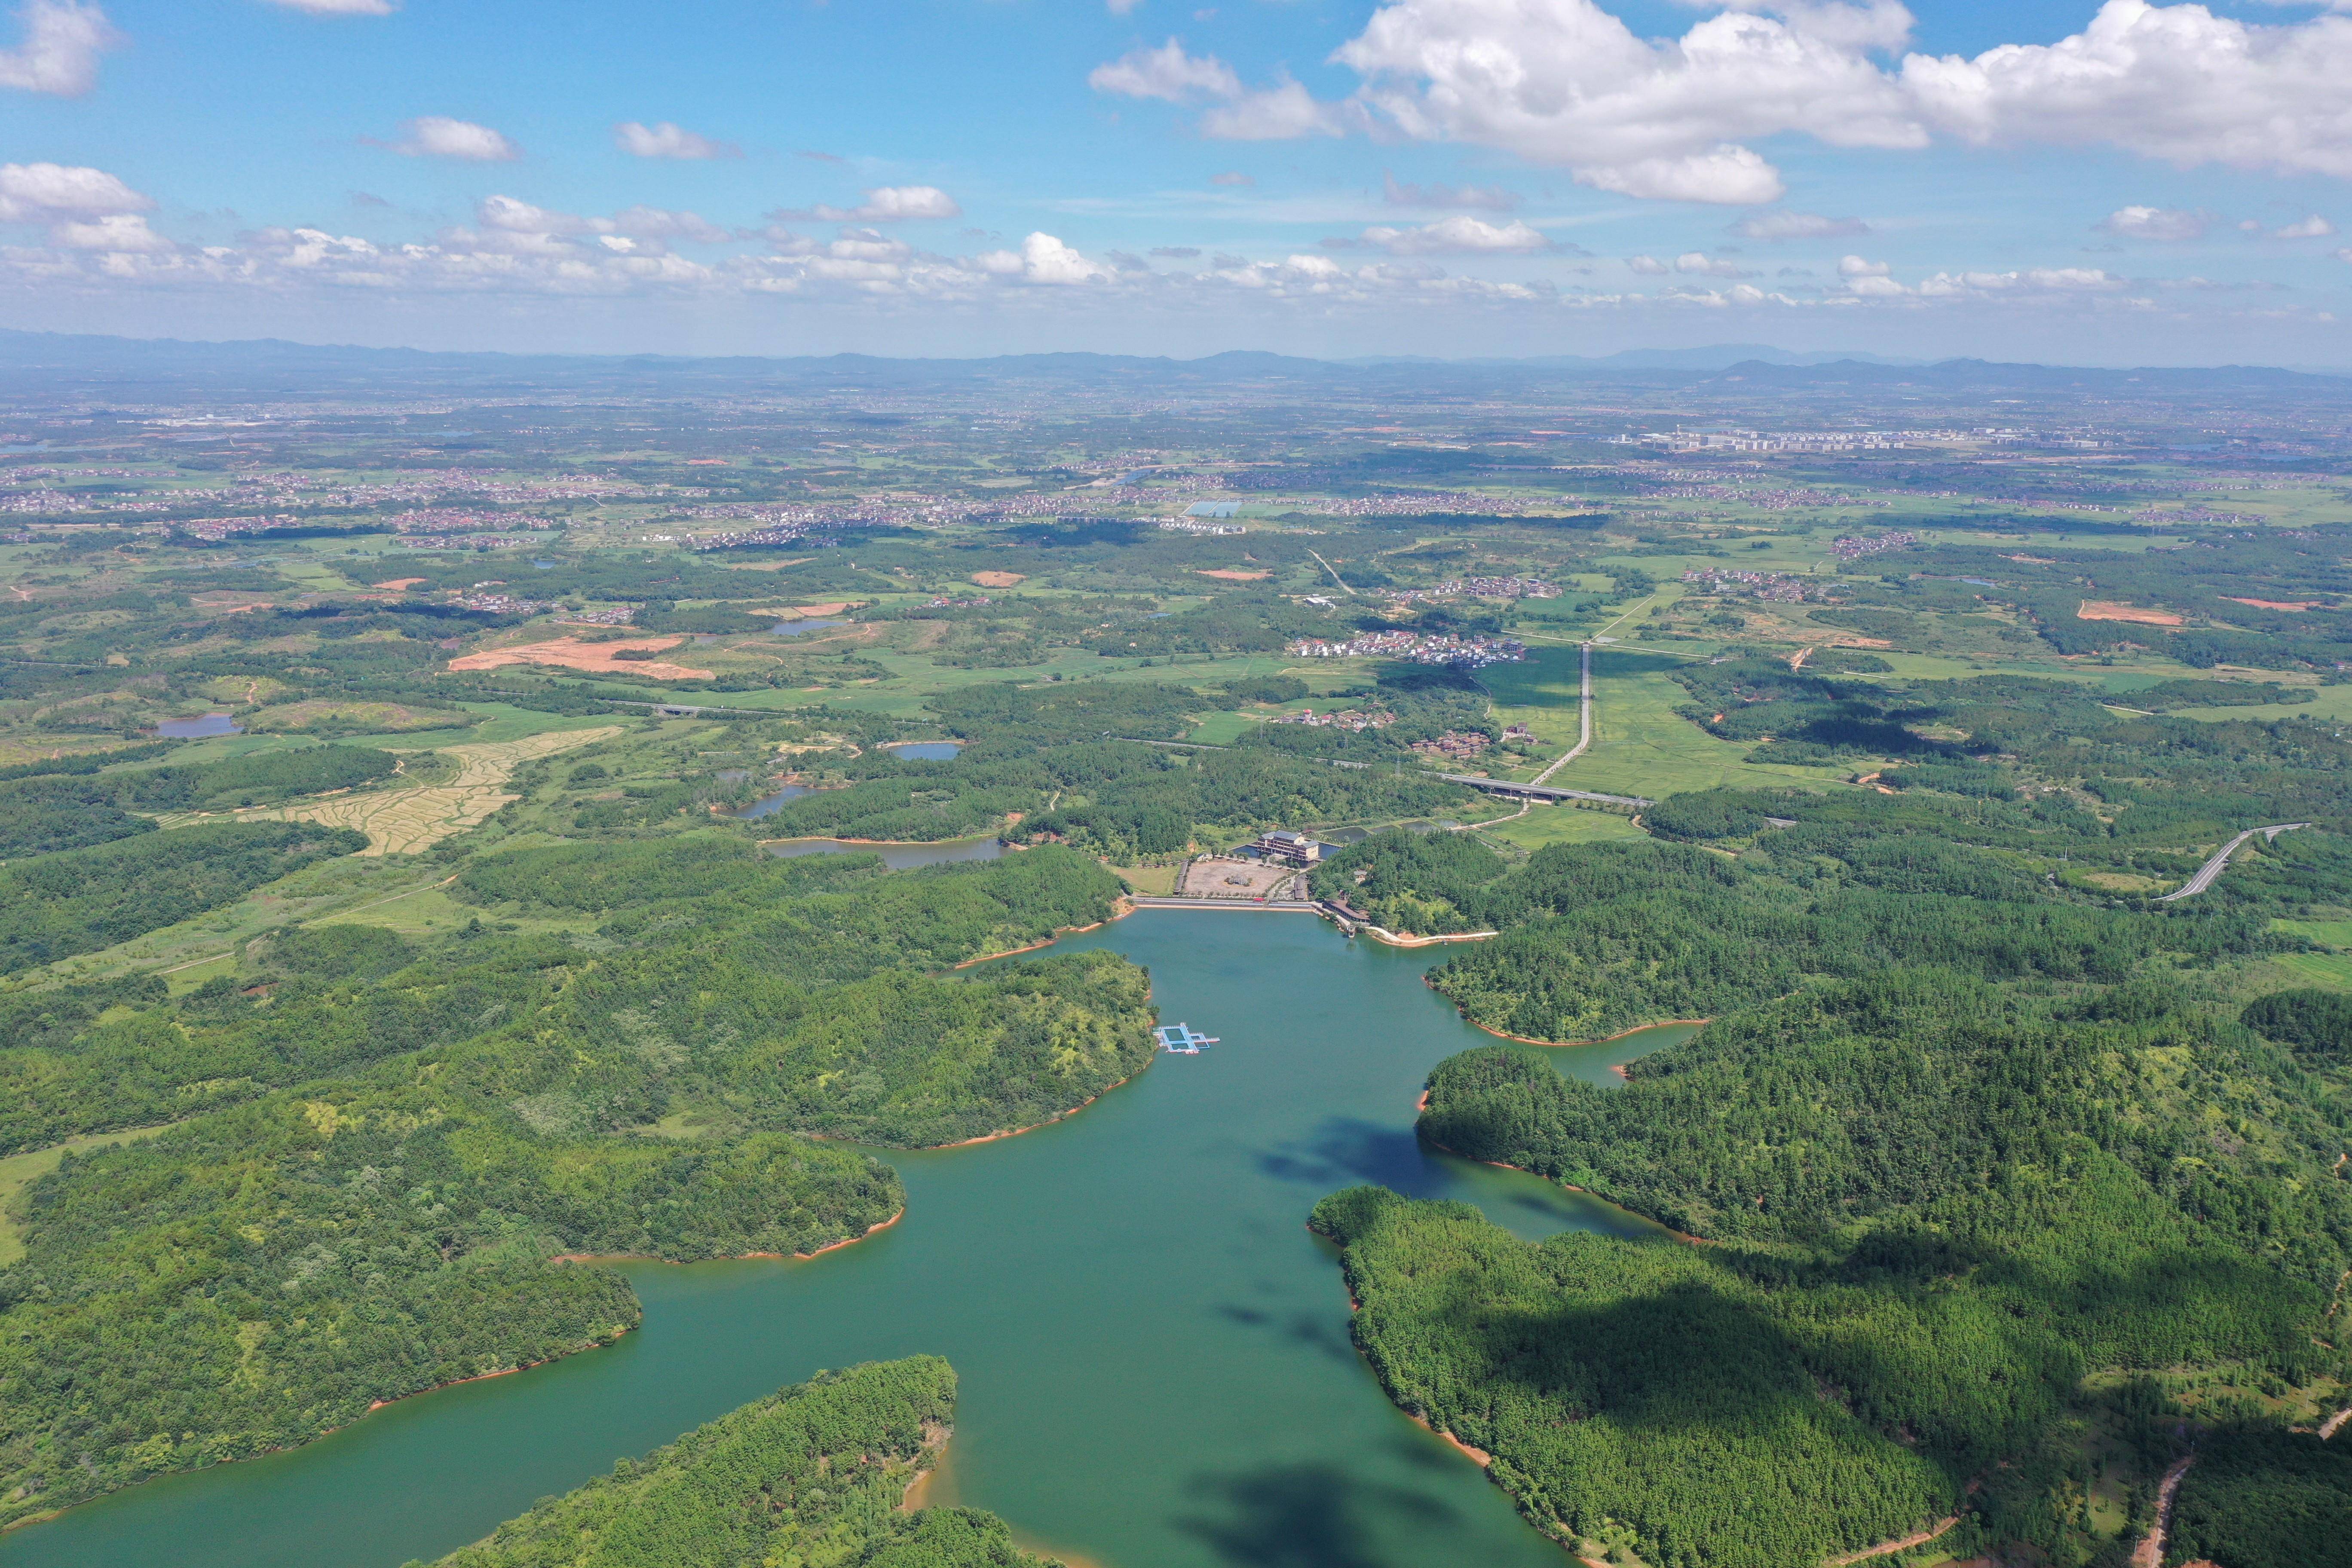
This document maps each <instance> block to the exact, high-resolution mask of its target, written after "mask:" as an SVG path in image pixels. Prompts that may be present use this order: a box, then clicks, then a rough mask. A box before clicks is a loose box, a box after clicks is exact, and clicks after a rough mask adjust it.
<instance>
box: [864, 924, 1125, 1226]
mask: <svg viewBox="0 0 2352 1568" xmlns="http://www.w3.org/2000/svg"><path fill="white" fill-rule="evenodd" d="M1085 929H1086V930H1087V931H1092V930H1094V929H1095V928H1094V927H1093V926H1087V927H1086V928H1085ZM1021 951H1022V952H1027V951H1029V950H1028V949H1026V948H1023V949H1022V950H1021ZM1159 1055H1160V1053H1159V1052H1157V1051H1154V1052H1153V1053H1152V1058H1153V1060H1157V1059H1158V1058H1159ZM1150 1066H1151V1063H1150V1062H1146V1063H1144V1064H1143V1066H1142V1067H1139V1068H1136V1069H1135V1070H1134V1071H1133V1072H1131V1073H1129V1074H1128V1075H1127V1076H1126V1077H1125V1078H1123V1079H1119V1080H1118V1082H1117V1083H1107V1084H1105V1085H1103V1086H1102V1088H1100V1089H1097V1090H1096V1091H1095V1092H1094V1093H1092V1094H1090V1095H1088V1096H1087V1097H1086V1098H1085V1099H1084V1100H1080V1101H1078V1102H1077V1103H1076V1105H1073V1106H1072V1107H1070V1109H1069V1110H1062V1111H1056V1112H1055V1114H1053V1115H1051V1116H1048V1117H1047V1118H1045V1121H1033V1122H1031V1123H1030V1124H1029V1125H1028V1126H1026V1127H1008V1128H1006V1129H1005V1130H1004V1131H1002V1132H983V1133H982V1134H981V1135H980V1136H979V1137H977V1138H959V1139H958V1140H956V1141H955V1142H952V1143H922V1144H918V1145H917V1147H918V1148H920V1149H969V1148H971V1146H972V1145H973V1144H975V1143H993V1142H997V1141H998V1140H1000V1139H1004V1138H1018V1137H1020V1136H1021V1135H1022V1134H1023V1133H1024V1132H1034V1131H1037V1129H1039V1128H1040V1127H1051V1126H1053V1125H1054V1123H1055V1122H1056V1121H1068V1120H1069V1119H1070V1118H1071V1117H1073V1116H1076V1114H1077V1113H1078V1112H1079V1111H1081V1110H1085V1109H1086V1108H1087V1106H1089V1105H1092V1104H1093V1103H1094V1102H1095V1101H1096V1100H1100V1099H1101V1098H1102V1097H1103V1096H1104V1095H1106V1094H1108V1093H1109V1092H1110V1091H1111V1090H1112V1089H1124V1088H1126V1087H1127V1086H1128V1085H1129V1084H1130V1083H1133V1082H1134V1081H1135V1080H1136V1079H1139V1078H1140V1077H1142V1076H1143V1074H1144V1072H1145V1070H1146V1069H1148V1068H1150ZM899 1212H900V1213H902V1214H903V1213H904V1212H906V1211H904V1210H903V1209H902V1210H900V1211H899ZM836 1245H838V1244H836ZM827 1250H828V1251H830V1250H831V1248H827Z"/></svg>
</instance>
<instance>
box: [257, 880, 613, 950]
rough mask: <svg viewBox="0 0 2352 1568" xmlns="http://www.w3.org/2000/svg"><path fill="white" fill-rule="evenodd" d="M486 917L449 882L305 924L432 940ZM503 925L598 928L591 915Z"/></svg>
mask: <svg viewBox="0 0 2352 1568" xmlns="http://www.w3.org/2000/svg"><path fill="white" fill-rule="evenodd" d="M482 918H483V911H482V910H478V909H477V908H475V907H474V906H473V905H471V904H461V903H459V902H458V901H457V900H455V899H453V898H451V897H450V896H449V894H448V891H447V884H446V883H444V882H436V883H434V884H433V885H432V886H430V887H425V888H419V889H416V890H415V891H414V892H410V893H404V894H401V895H400V896H398V897H396V898H390V899H381V900H373V901H371V902H368V903H364V904H359V905H355V906H353V907H352V908H351V909H348V910H337V911H335V912H334V913H333V914H331V915H322V916H320V918H318V919H317V920H313V921H304V922H303V923H304V924H306V925H313V926H331V925H370V926H383V927H384V928H385V929H386V930H389V931H398V932H399V933H400V934H401V935H403V936H408V937H429V936H442V935H446V933H448V932H450V931H461V930H463V929H464V928H465V927H466V926H467V925H468V924H470V923H471V922H473V921H478V920H481V919H482ZM509 926H511V927H514V928H515V929H517V930H520V931H528V932H530V933H533V934H539V933H543V932H565V931H593V930H595V929H596V920H595V918H594V917H593V916H588V915H581V916H576V917H573V918H571V919H555V920H546V919H540V918H537V917H532V916H518V915H514V914H502V915H500V916H499V927H500V929H505V928H507V927H509Z"/></svg>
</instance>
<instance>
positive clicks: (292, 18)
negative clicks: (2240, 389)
mask: <svg viewBox="0 0 2352 1568" xmlns="http://www.w3.org/2000/svg"><path fill="white" fill-rule="evenodd" d="M2347 177H2352V17H2347V16H2336V15H2335V14H2333V13H2332V12H2329V11H2326V10H2324V9H2320V8H2318V7H2315V6H2301V7H2297V6H2285V5H2238V6H2228V5H2224V6H2217V7H2212V8H2207V7H2200V6H2196V5H2148V4H2145V3H2144V0H2107V4H2106V5H2105V6H2104V7H2102V6H2100V5H2091V4H2065V5H2019V4H2015V3H2013V0H2012V3H2003V4H1994V5H1983V4H1978V5H1954V4H1948V3H1938V4H1928V3H1927V0H1921V4H1920V5H1918V7H1917V8H1916V11H1914V10H1908V9H1906V8H1905V7H1904V6H1903V5H1898V4H1896V3H1895V0H1860V3H1853V4H1848V3H1840V0H1828V3H1818V0H1790V3H1788V4H1780V5H1762V4H1756V3H1754V0H1750V3H1748V4H1744V5H1739V6H1738V7H1735V8H1726V7H1724V6H1722V5H1670V4H1663V3H1657V0H1641V3H1638V4H1623V5H1612V4H1608V3H1606V0H1389V3H1388V4H1385V5H1373V4H1369V3H1357V4H1335V3H1321V0H1218V3H1217V4H1214V5H1193V4H1177V3H1175V0H1111V3H1109V4H1106V3H1105V0H1062V3H1055V4H1048V3H1045V0H903V3H900V0H867V3H865V4H852V3H847V0H840V3H835V4H812V3H810V0H671V3H669V4H667V5H644V4H624V3H620V0H561V3H559V0H23V3H22V4H20V5H17V6H16V9H15V10H14V12H13V15H8V14H5V13H0V324H5V325H13V326H19V327H47V328H55V329H60V330H72V331H122V332H130V333H134V334H142V335H173V336H184V337H239V336H253V335H263V334H270V335H279V336H286V337H292V338H298V339H303V340H308V341H347V342H371V343H403V344H413V345H416V346H423V347H435V348H459V347H491V348H504V349H518V350H558V351H562V350H583V351H588V350H593V351H608V350H631V351H661V352H677V353H800V352H834V351H837V350H844V349H852V350H861V351H866V352H873V353H940V354H963V353H997V352H1013V351H1023V350H1033V349H1035V350H1043V349H1101V350H1106V351H1118V352H1136V353H1177V354H1192V353H1207V352H1213V351H1215V350H1219V349H1226V348H1273V349H1279V350H1284V351H1287V352H1296V353H1324V354H1335V355H1344V354H1362V353H1439V354H1519V353H1607V352H1610V351H1612V350H1614V349H1619V348H1625V347H1635V346H1649V345H1673V344H1687V343H1703V342H1771V343H1778V344H1781V345H1783V346H1787V347H1791V348H1849V349H1864V350H1870V351H1873V352H1877V353H1897V354H1920V355H1927V356H1934V355H1942V354H1948V353H1976V354H1984V355H1988V356H1993V357H2005V358H2036V359H2045V360H2053V359H2066V360H2073V361H2077V362H2084V363H2218V362H2222V361H2252V362H2262V363H2299V364H2328V365H2352V341H2347V335H2346V333H2347V326H2346V323H2347V322H2352V292H2347V285H2352V261H2347V257H2352V238H2347V236H2345V235H2342V234H2338V233H2337V232H2336V231H2337V229H2338V228H2339V227H2341V228H2345V229H2352V202H2347V201H2345V200H2344V195H2345V181H2346V179H2347ZM2339 316H2340V317H2342V318H2343V319H2344V320H2343V321H2338V320H2337V318H2338V317H2339Z"/></svg>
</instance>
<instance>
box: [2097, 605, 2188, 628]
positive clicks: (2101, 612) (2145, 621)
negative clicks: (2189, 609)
mask: <svg viewBox="0 0 2352 1568" xmlns="http://www.w3.org/2000/svg"><path fill="white" fill-rule="evenodd" d="M2074 618H2075V619H2076V620H2078V621H2129V622H2131V623H2132V624H2133V625H2134V626H2179V624H2180V617H2179V616H2176V615H2174V614H2173V613H2172V612H2171V611H2169V610H2144V609H2142V608H2140V607H2139V606H2138V605H2119V604H2117V603H2116V601H2115V600H2113V599H2085V600H2084V601H2083V607H2082V608H2081V609H2078V610H2076V611H2075V612H2074Z"/></svg>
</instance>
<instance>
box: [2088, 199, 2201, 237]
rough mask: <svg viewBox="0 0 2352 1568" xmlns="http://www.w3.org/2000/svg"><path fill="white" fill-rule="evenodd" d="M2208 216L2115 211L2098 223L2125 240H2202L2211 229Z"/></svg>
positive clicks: (2160, 210)
mask: <svg viewBox="0 0 2352 1568" xmlns="http://www.w3.org/2000/svg"><path fill="white" fill-rule="evenodd" d="M2212 223H2213V217H2212V215H2211V214H2210V213H2203V212H2194V211H2188V210H2184V209H2181V208H2179V207H2143V206H2130V207H2117V208H2116V210H2115V211H2113V212H2111V213H2109V214H2108V215H2107V216H2105V217H2104V218H2102V219H2100V220H2099V227H2101V228H2103V229H2105V231H2106V232H2107V233H2109V234H2112V235H2116V236H2119V237H2122V238H2125V239H2202V238H2204V237H2205V231H2206V230H2207V229H2208V228H2210V227H2211V226H2212Z"/></svg>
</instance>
